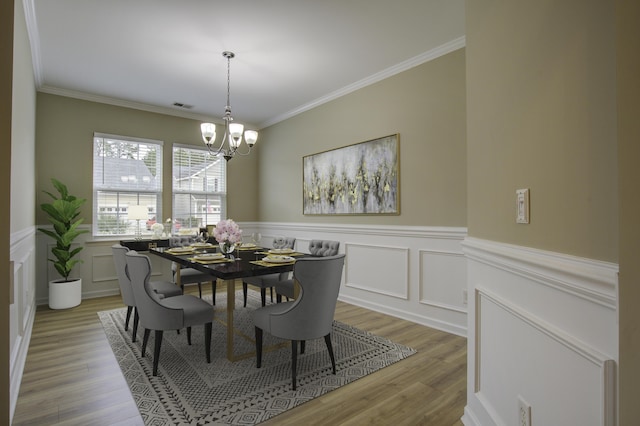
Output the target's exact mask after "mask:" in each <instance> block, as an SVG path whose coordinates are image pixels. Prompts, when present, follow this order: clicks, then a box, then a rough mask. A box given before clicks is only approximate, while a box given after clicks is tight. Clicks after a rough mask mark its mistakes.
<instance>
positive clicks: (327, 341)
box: [324, 333, 336, 374]
mask: <svg viewBox="0 0 640 426" xmlns="http://www.w3.org/2000/svg"><path fill="white" fill-rule="evenodd" d="M324 343H325V344H326V345H327V350H328V351H329V356H330V357H331V366H332V367H333V374H336V357H335V356H333V345H332V344H331V333H329V334H327V335H326V336H324Z"/></svg>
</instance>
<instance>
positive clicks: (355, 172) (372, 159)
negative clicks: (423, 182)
mask: <svg viewBox="0 0 640 426" xmlns="http://www.w3.org/2000/svg"><path fill="white" fill-rule="evenodd" d="M399 161H400V140H399V135H397V134H395V135H390V136H385V137H382V138H378V139H373V140H370V141H366V142H361V143H357V144H354V145H348V146H345V147H342V148H337V149H333V150H330V151H325V152H321V153H318V154H312V155H307V156H305V157H303V158H302V179H303V182H302V188H303V189H302V190H303V196H302V204H303V206H302V210H303V214H307V215H331V214H344V215H347V214H359V215H363V214H386V215H397V214H400V185H399V176H400V164H399Z"/></svg>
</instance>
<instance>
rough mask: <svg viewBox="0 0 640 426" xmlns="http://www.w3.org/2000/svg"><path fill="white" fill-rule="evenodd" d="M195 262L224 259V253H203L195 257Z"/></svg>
mask: <svg viewBox="0 0 640 426" xmlns="http://www.w3.org/2000/svg"><path fill="white" fill-rule="evenodd" d="M193 258H194V259H195V260H217V259H222V258H224V254H222V253H202V254H197V255H195V256H193Z"/></svg>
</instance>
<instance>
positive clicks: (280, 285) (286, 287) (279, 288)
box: [266, 240, 340, 303]
mask: <svg viewBox="0 0 640 426" xmlns="http://www.w3.org/2000/svg"><path fill="white" fill-rule="evenodd" d="M339 250H340V241H331V240H311V241H309V253H311V255H312V256H321V257H322V256H335V255H336V254H338V251H339ZM266 285H272V286H273V287H275V289H276V300H277V302H278V303H280V302H281V301H282V296H284V297H286V298H287V299H293V298H294V287H295V286H294V282H293V279H292V278H289V277H287V278H286V279H281V280H278V281H277V282H276V281H270V280H269V279H268V280H267V283H266Z"/></svg>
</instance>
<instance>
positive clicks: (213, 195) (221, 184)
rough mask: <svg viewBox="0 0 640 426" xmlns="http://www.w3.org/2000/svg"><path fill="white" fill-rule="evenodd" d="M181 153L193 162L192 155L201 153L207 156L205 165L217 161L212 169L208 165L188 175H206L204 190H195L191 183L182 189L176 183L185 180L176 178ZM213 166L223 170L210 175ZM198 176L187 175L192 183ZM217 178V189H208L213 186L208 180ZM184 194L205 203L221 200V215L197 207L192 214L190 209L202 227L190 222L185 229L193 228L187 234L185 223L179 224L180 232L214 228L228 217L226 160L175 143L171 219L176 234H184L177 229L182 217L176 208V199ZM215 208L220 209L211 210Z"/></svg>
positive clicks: (199, 149) (192, 215)
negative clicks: (177, 163) (178, 221)
mask: <svg viewBox="0 0 640 426" xmlns="http://www.w3.org/2000/svg"><path fill="white" fill-rule="evenodd" d="M180 150H182V151H186V152H187V153H188V154H189V157H190V158H189V160H190V159H191V155H193V154H194V153H201V154H203V155H204V156H205V160H204V162H203V163H205V164H206V163H207V162H208V161H215V163H213V164H211V165H209V166H205V167H203V168H198V167H196V168H194V170H193V171H188V172H198V173H199V172H204V173H205V178H204V180H203V182H202V184H203V189H202V190H196V189H193V188H192V187H191V184H190V185H189V186H190V188H187V189H185V188H181V187H180V186H178V185H177V182H178V181H179V180H181V179H184V176H177V170H176V153H177V152H178V151H180ZM216 164H218V166H216ZM211 167H218V168H219V169H221V170H219V169H218V170H217V171H214V172H213V174H212V175H211V174H207V171H209V169H210V168H211ZM196 174H197V173H194V174H191V175H188V176H189V178H190V179H191V180H194V179H195V178H194V176H195V175H196ZM216 178H217V179H219V181H218V182H216V183H213V184H212V186H213V189H214V190H209V186H210V185H209V184H208V183H207V182H208V180H207V179H216ZM184 195H190V196H193V198H197V197H202V196H204V197H205V198H204V200H201V201H203V202H207V201H208V200H210V199H216V201H219V212H218V213H216V212H215V211H214V212H211V213H209V212H208V211H207V210H205V211H198V209H197V208H196V209H195V210H193V211H192V209H191V206H190V208H189V212H188V213H189V215H190V217H194V218H196V219H198V217H199V216H202V222H201V223H200V224H199V226H195V227H194V226H193V223H189V224H188V226H187V224H185V227H186V228H187V229H190V230H191V231H187V230H186V229H183V228H182V224H180V229H182V232H183V233H184V232H193V229H194V228H204V227H206V226H207V225H215V224H216V223H217V222H218V221H219V220H222V219H225V218H226V216H227V162H226V160H225V159H224V158H223V157H222V156H220V155H213V154H212V153H211V152H209V150H208V149H206V148H203V147H199V146H195V145H186V144H177V143H174V144H173V147H172V149H171V217H172V218H173V226H174V231H177V233H180V232H181V231H180V230H179V229H175V226H176V221H177V220H178V219H179V218H180V217H181V216H182V214H181V213H179V212H177V211H176V209H177V205H178V202H177V200H176V198H177V197H181V196H184ZM196 204H197V203H196ZM216 207H218V206H216V205H215V203H214V205H213V207H212V208H214V209H215V208H216ZM210 215H211V216H212V217H213V219H209V216H210ZM216 218H217V219H216ZM189 222H191V221H189Z"/></svg>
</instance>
